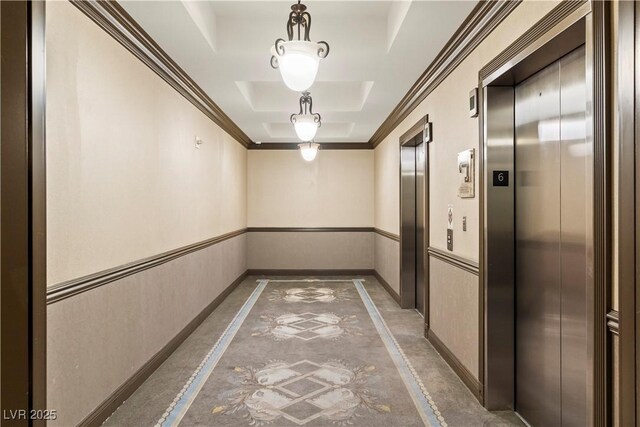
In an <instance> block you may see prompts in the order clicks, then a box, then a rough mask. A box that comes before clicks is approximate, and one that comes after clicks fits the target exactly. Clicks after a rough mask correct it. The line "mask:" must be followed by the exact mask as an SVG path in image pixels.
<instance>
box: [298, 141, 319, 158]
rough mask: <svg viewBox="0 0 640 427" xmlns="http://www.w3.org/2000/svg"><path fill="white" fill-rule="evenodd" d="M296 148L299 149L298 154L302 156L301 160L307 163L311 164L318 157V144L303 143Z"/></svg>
mask: <svg viewBox="0 0 640 427" xmlns="http://www.w3.org/2000/svg"><path fill="white" fill-rule="evenodd" d="M298 147H300V154H301V155H302V158H303V159H305V160H306V161H307V162H312V161H313V160H314V159H315V158H316V156H317V155H318V148H319V147H320V144H317V143H315V142H303V143H302V144H298Z"/></svg>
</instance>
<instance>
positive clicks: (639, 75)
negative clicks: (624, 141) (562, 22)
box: [634, 2, 640, 424]
mask: <svg viewBox="0 0 640 427" xmlns="http://www.w3.org/2000/svg"><path fill="white" fill-rule="evenodd" d="M635 9H636V10H635V52H634V53H635V60H634V63H635V73H634V74H635V85H634V86H635V91H634V92H635V94H634V106H635V117H634V119H635V126H634V130H635V138H634V139H635V162H636V163H635V164H636V171H635V178H636V183H635V187H636V188H635V190H636V191H635V201H636V203H635V206H636V213H635V221H634V222H635V239H636V243H635V253H636V259H635V263H636V268H635V277H634V288H635V290H636V297H635V306H636V312H637V310H638V308H640V167H638V166H637V165H638V164H639V163H640V65H638V61H640V6H639V5H638V4H637V2H636V8H635ZM635 317H636V325H635V330H636V336H635V352H636V354H635V369H636V389H635V407H636V415H635V418H636V424H638V423H639V421H640V381H639V380H638V378H639V377H640V372H639V370H640V316H638V315H637V314H636V316H635Z"/></svg>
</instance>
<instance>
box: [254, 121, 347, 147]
mask: <svg viewBox="0 0 640 427" xmlns="http://www.w3.org/2000/svg"><path fill="white" fill-rule="evenodd" d="M263 126H264V128H265V129H266V130H267V133H268V134H269V137H270V138H273V139H275V140H278V141H282V142H295V140H296V132H295V131H294V130H293V125H292V124H291V123H289V122H286V123H263ZM354 126H355V124H354V123H332V122H329V123H325V122H323V123H322V126H320V128H319V129H318V133H317V138H316V139H318V140H320V139H323V140H338V141H344V140H348V139H349V137H350V136H351V132H352V131H353V128H354Z"/></svg>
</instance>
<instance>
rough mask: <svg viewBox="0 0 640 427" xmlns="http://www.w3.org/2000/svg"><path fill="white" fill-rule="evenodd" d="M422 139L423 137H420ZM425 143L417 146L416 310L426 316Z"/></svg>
mask: <svg viewBox="0 0 640 427" xmlns="http://www.w3.org/2000/svg"><path fill="white" fill-rule="evenodd" d="M419 138H420V140H421V139H422V137H421V136H420V137H419ZM424 150H425V143H424V142H420V144H418V145H417V146H416V310H418V312H419V313H420V314H422V315H423V316H424V293H425V289H424V288H425V282H426V280H425V277H424V274H425V271H424V263H425V255H426V248H425V247H424V236H425V235H424V228H425V223H424V218H425V216H424V213H425V212H424V209H425V204H424V199H425V194H426V192H425V175H424V174H425V152H424Z"/></svg>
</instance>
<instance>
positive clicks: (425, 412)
mask: <svg viewBox="0 0 640 427" xmlns="http://www.w3.org/2000/svg"><path fill="white" fill-rule="evenodd" d="M353 284H354V285H355V287H356V289H357V290H358V293H359V294H360V298H361V299H362V302H363V303H364V305H365V307H366V308H367V311H368V312H369V316H370V317H371V320H372V321H373V324H374V326H375V327H376V330H377V331H378V334H379V335H380V338H381V339H382V342H383V343H384V345H385V347H386V348H387V351H388V352H389V355H390V356H391V359H392V360H393V363H394V364H395V365H396V368H397V369H398V372H399V373H400V377H401V378H402V381H403V382H404V384H405V386H406V387H407V390H408V391H409V394H410V395H411V398H412V399H413V402H414V404H415V405H416V408H417V410H418V413H420V416H421V417H422V421H424V423H425V424H426V425H429V426H442V427H446V426H447V423H446V422H445V420H444V418H443V417H442V414H441V413H440V411H439V410H438V407H437V406H436V404H435V402H434V401H433V399H432V398H431V395H430V394H429V392H428V391H427V389H426V388H425V386H424V384H423V383H422V380H421V379H420V377H419V376H418V374H417V373H416V371H415V369H414V368H413V365H411V362H410V361H409V359H408V358H407V356H406V355H405V354H404V351H403V350H402V348H401V347H400V345H399V344H398V341H396V338H395V337H394V336H393V333H391V330H390V329H389V326H387V323H386V322H385V321H384V318H383V317H382V315H381V314H380V312H379V311H378V308H377V307H376V305H375V303H374V302H373V300H372V299H371V296H370V295H369V293H368V292H367V290H366V289H365V287H364V284H363V283H362V279H353Z"/></svg>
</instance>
